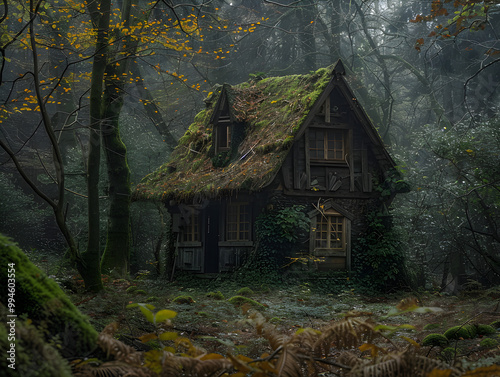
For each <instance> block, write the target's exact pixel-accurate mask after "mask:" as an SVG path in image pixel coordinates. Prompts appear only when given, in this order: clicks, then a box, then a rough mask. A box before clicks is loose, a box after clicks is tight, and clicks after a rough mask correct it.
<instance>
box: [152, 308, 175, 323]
mask: <svg viewBox="0 0 500 377" xmlns="http://www.w3.org/2000/svg"><path fill="white" fill-rule="evenodd" d="M176 315H177V312H174V311H173V310H168V309H163V310H160V311H159V312H158V313H156V315H155V320H156V323H160V322H163V321H166V320H167V319H172V318H175V316H176Z"/></svg>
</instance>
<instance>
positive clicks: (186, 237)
mask: <svg viewBox="0 0 500 377" xmlns="http://www.w3.org/2000/svg"><path fill="white" fill-rule="evenodd" d="M185 221H186V224H185V225H184V229H183V232H182V241H183V242H200V221H199V217H198V214H196V213H192V214H190V215H189V217H187V218H186V220H185Z"/></svg>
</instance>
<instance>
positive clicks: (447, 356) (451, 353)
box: [441, 347, 456, 361]
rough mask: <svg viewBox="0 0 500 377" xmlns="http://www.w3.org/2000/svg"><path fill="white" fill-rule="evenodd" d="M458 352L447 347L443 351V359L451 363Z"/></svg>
mask: <svg viewBox="0 0 500 377" xmlns="http://www.w3.org/2000/svg"><path fill="white" fill-rule="evenodd" d="M455 354H456V350H455V348H453V347H446V348H445V349H444V350H442V351H441V358H442V359H444V360H446V361H451V360H453V358H454V357H455Z"/></svg>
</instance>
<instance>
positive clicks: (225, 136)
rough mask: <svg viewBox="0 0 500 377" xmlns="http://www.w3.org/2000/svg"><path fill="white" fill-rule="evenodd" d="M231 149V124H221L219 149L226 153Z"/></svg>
mask: <svg viewBox="0 0 500 377" xmlns="http://www.w3.org/2000/svg"><path fill="white" fill-rule="evenodd" d="M229 148H231V124H230V123H225V122H224V123H220V124H218V125H217V149H218V151H219V152H220V151H224V150H228V149H229Z"/></svg>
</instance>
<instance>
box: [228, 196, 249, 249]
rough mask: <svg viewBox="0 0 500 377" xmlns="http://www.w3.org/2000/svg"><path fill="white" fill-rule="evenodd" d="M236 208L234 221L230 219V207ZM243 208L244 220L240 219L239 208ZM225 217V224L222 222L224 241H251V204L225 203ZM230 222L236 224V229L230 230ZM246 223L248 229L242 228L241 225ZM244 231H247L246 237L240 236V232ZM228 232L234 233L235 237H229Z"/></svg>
mask: <svg viewBox="0 0 500 377" xmlns="http://www.w3.org/2000/svg"><path fill="white" fill-rule="evenodd" d="M234 208H237V213H236V222H234V221H230V211H231V209H234ZM242 208H245V209H246V213H244V215H245V216H246V219H245V220H246V221H244V222H242V221H241V215H242V213H241V209H242ZM225 214H226V218H225V224H224V240H225V241H226V242H238V243H246V242H251V241H252V212H251V206H250V203H248V202H231V203H227V205H226V210H225ZM230 224H235V225H236V230H230V229H229V226H230ZM244 224H247V225H248V229H247V230H245V229H242V225H244ZM242 232H245V233H247V237H244V238H242V237H241V233H242ZM230 233H236V238H230Z"/></svg>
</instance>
